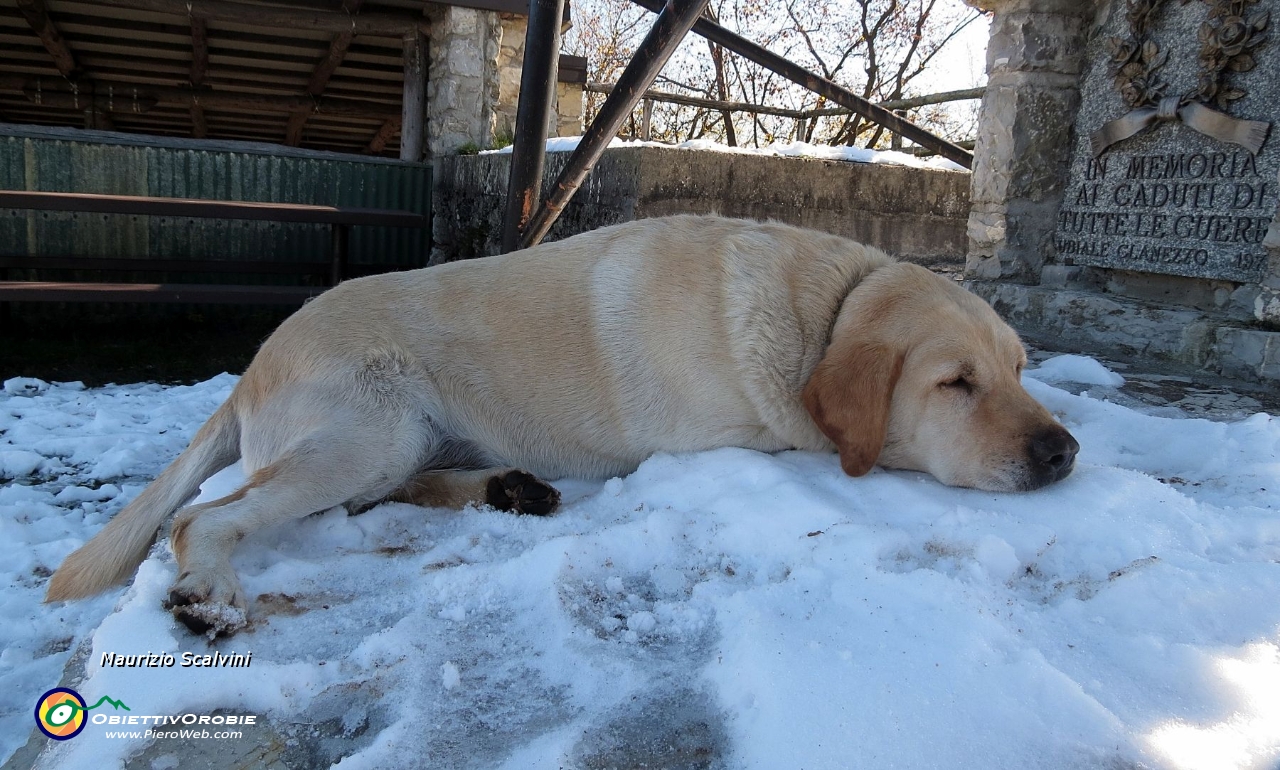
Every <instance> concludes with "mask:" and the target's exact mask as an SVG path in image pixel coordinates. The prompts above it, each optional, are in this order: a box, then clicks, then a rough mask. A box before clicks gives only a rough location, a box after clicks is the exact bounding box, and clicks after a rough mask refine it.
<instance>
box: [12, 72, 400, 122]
mask: <svg viewBox="0 0 1280 770" xmlns="http://www.w3.org/2000/svg"><path fill="white" fill-rule="evenodd" d="M23 92H24V93H25V95H26V97H27V99H28V101H31V102H33V103H35V104H44V105H48V106H50V107H71V108H73V109H81V108H82V105H83V104H84V103H86V102H87V101H88V100H90V99H92V100H95V103H97V104H99V105H102V104H106V105H107V109H108V110H109V111H111V112H146V111H147V110H149V109H151V108H152V107H154V106H155V104H156V103H162V104H181V105H185V106H187V107H188V108H189V107H191V106H192V105H200V106H202V107H205V108H212V109H222V110H233V111H234V110H247V111H253V112H296V111H299V110H303V109H312V107H313V106H314V107H315V111H316V112H318V113H319V114H322V115H324V114H328V115H350V116H354V117H366V118H376V119H382V120H385V119H388V118H397V119H398V118H399V117H400V107H399V106H397V105H394V104H384V103H381V102H373V101H367V100H364V99H342V98H337V97H332V96H330V97H325V98H324V99H321V100H317V99H316V98H315V97H313V96H311V95H310V94H303V95H299V96H286V95H278V96H270V95H260V94H241V93H228V92H225V91H208V90H196V89H194V88H170V87H164V86H146V85H142V86H139V85H130V84H122V83H114V84H108V83H101V82H99V83H96V84H95V85H94V89H93V92H92V94H89V93H81V94H75V93H70V92H68V91H64V90H55V89H51V88H45V89H40V88H38V86H37V85H36V84H35V83H34V81H33V82H31V83H30V84H28V85H27V87H26V88H25V89H23Z"/></svg>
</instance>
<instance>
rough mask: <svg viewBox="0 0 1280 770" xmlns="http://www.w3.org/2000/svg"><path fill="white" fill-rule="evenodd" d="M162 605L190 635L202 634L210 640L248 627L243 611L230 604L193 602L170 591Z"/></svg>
mask: <svg viewBox="0 0 1280 770" xmlns="http://www.w3.org/2000/svg"><path fill="white" fill-rule="evenodd" d="M164 605H165V609H167V610H169V611H170V612H172V613H173V617H174V619H175V620H177V621H178V622H179V623H181V624H182V625H184V626H186V627H187V628H188V629H190V631H191V633H193V634H202V635H205V636H208V637H209V638H210V639H213V638H215V637H219V636H231V635H232V634H234V633H235V632H237V631H239V630H240V629H242V628H244V627H245V626H246V625H248V617H247V616H246V615H245V612H244V610H242V609H240V608H239V607H234V606H232V605H230V604H219V603H216V602H193V601H191V600H190V599H189V598H187V597H184V596H180V595H177V593H176V592H172V591H171V592H170V593H169V598H168V600H166V601H165V603H164Z"/></svg>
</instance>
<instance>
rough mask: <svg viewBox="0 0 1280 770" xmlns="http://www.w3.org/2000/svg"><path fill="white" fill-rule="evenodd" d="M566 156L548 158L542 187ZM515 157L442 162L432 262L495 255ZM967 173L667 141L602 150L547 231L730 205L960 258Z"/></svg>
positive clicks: (919, 252)
mask: <svg viewBox="0 0 1280 770" xmlns="http://www.w3.org/2000/svg"><path fill="white" fill-rule="evenodd" d="M568 158H569V153H566V152H554V153H549V154H548V155H547V160H546V171H545V175H544V179H545V187H544V194H545V192H546V190H548V189H549V188H550V186H551V184H552V183H553V182H554V180H555V178H556V176H557V175H558V174H559V173H560V171H561V169H562V168H563V167H564V165H565V163H566V162H567V160H568ZM510 161H511V155H510V154H509V153H495V154H485V155H479V156H470V157H450V158H445V159H442V160H441V161H440V162H438V163H437V164H436V166H435V169H434V173H435V180H436V181H435V184H436V187H435V192H434V195H433V199H434V200H435V202H436V208H435V215H434V219H433V228H434V233H433V240H434V244H433V252H432V263H437V262H445V261H451V260H454V259H465V258H471V257H478V256H487V255H491V254H496V253H498V250H499V244H500V241H501V235H502V215H503V206H504V203H505V199H506V191H507V178H508V173H509V167H510ZM968 191H969V174H967V173H965V172H960V171H944V170H941V169H918V168H908V167H904V166H890V165H883V164H865V163H841V162H835V161H823V160H812V159H803V158H779V157H768V156H753V155H731V154H727V153H718V152H699V151H692V150H682V149H674V148H671V149H668V148H660V147H627V148H614V149H610V150H607V151H605V153H604V156H603V157H602V158H601V160H600V162H599V163H598V164H597V165H596V167H595V169H594V170H593V171H592V172H591V174H590V175H589V176H588V177H587V180H586V182H585V183H584V184H583V186H582V188H581V189H580V190H579V191H578V193H577V194H576V195H575V196H574V198H573V199H572V200H571V201H570V203H569V205H568V206H567V207H566V208H565V211H564V214H563V215H562V216H561V217H560V219H558V220H557V221H556V224H555V225H554V226H553V227H552V229H551V233H550V235H549V236H548V240H557V239H560V238H566V237H568V236H570V235H574V234H576V233H580V232H584V231H587V230H593V229H596V228H599V227H604V226H607V225H612V224H617V223H619V222H626V221H630V220H633V219H643V218H646V217H656V216H663V215H668V214H681V213H694V214H711V213H715V214H721V215H724V216H739V217H748V218H754V219H776V220H779V221H782V222H787V223H789V224H794V225H800V226H803V227H811V228H814V229H817V230H823V231H826V232H831V233H836V234H838V235H844V236H847V237H850V238H853V239H855V240H859V241H862V242H864V243H870V244H872V245H874V246H878V247H879V248H882V249H884V250H885V251H888V252H890V253H892V254H896V255H899V256H901V257H903V258H906V259H910V260H911V261H916V262H921V263H935V264H936V263H940V262H943V263H952V264H955V265H957V266H958V265H959V264H960V263H961V262H962V261H963V259H964V251H965V217H966V216H967V215H968V211H969V194H968Z"/></svg>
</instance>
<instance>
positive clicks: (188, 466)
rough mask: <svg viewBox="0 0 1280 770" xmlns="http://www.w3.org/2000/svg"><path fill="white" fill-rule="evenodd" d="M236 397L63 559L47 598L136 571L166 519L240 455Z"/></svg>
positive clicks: (87, 590) (75, 594)
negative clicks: (185, 446)
mask: <svg viewBox="0 0 1280 770" xmlns="http://www.w3.org/2000/svg"><path fill="white" fill-rule="evenodd" d="M233 400H234V398H232V399H228V400H227V402H226V403H224V404H223V405H222V406H220V407H218V410H217V411H216V412H214V413H213V416H212V417H210V418H209V421H208V422H206V423H205V424H204V425H203V426H202V427H201V428H200V430H199V431H198V432H196V436H195V438H194V439H193V440H192V441H191V446H189V447H187V449H186V451H184V452H183V453H182V454H180V455H178V459H176V460H174V461H173V463H172V464H170V465H169V467H168V468H165V469H164V471H163V472H162V473H161V474H160V475H159V476H157V477H156V480H155V481H153V482H151V483H150V484H149V485H148V486H147V488H146V489H144V490H142V494H140V495H138V497H137V498H135V499H134V501H133V502H131V503H129V504H128V505H127V506H125V508H124V510H122V511H120V513H118V514H116V515H115V517H114V518H113V519H111V521H110V522H108V523H107V526H105V527H103V528H102V531H101V532H99V533H98V534H97V535H95V536H94V538H93V539H92V540H90V541H89V542H87V543H85V544H84V545H83V546H81V547H80V549H79V550H77V551H76V552H75V553H73V554H71V555H70V556H68V557H67V558H66V560H65V561H63V562H62V566H61V567H59V568H58V571H57V572H55V573H53V578H52V579H51V580H50V581H49V590H48V591H47V592H46V593H45V596H44V600H45V601H46V602H58V601H65V600H68V599H81V598H84V597H86V596H92V595H94V594H96V593H100V592H102V591H105V590H106V589H108V588H110V587H111V586H113V585H116V584H117V583H121V582H123V581H124V580H125V579H126V578H128V577H129V576H130V575H132V574H133V571H134V570H135V569H137V567H138V565H139V564H141V563H142V560H143V559H145V558H146V556H147V551H148V550H150V548H151V544H152V543H153V542H155V538H156V532H158V531H159V530H160V525H161V524H163V523H164V521H165V519H167V518H168V517H169V516H170V515H172V514H173V512H174V511H176V510H178V509H179V508H181V507H182V506H183V505H184V504H185V503H186V502H187V501H188V500H190V499H191V498H192V497H193V496H194V495H195V494H196V492H197V491H198V490H199V489H200V483H201V482H203V481H204V480H205V479H207V478H209V476H211V475H213V474H214V473H216V472H218V471H220V470H222V469H223V468H225V467H227V466H228V465H230V464H231V463H233V462H235V461H236V460H237V459H239V457H240V420H239V418H238V417H237V416H236V413H235V407H234V406H233V405H232V401H233Z"/></svg>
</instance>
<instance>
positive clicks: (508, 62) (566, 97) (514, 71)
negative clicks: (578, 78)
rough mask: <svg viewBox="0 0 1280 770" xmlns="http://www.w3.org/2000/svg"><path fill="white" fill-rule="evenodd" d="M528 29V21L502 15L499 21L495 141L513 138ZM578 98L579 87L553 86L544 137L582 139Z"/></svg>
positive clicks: (569, 85) (559, 84)
mask: <svg viewBox="0 0 1280 770" xmlns="http://www.w3.org/2000/svg"><path fill="white" fill-rule="evenodd" d="M528 27H529V19H528V17H525V16H510V15H504V16H503V18H502V47H501V49H500V50H499V52H498V79H499V87H498V106H497V109H496V112H497V119H496V135H497V136H499V137H512V136H514V135H515V128H516V107H517V106H518V105H519V102H520V73H521V72H522V70H523V69H524V67H523V65H524V38H525V32H526V31H527V30H528ZM582 97H583V90H582V86H581V84H578V83H565V82H558V83H556V103H555V107H554V109H553V110H552V112H551V121H550V124H549V125H548V126H547V128H548V133H547V135H548V136H581V135H582Z"/></svg>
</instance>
